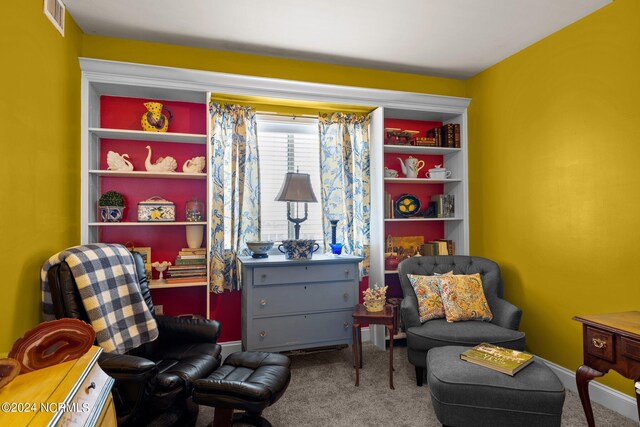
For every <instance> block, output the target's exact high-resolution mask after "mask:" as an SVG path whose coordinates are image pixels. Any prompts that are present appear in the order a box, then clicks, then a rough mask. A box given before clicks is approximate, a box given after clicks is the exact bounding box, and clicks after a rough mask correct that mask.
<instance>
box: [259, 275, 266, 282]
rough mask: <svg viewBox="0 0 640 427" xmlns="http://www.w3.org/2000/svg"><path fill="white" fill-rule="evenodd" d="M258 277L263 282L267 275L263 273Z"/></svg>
mask: <svg viewBox="0 0 640 427" xmlns="http://www.w3.org/2000/svg"><path fill="white" fill-rule="evenodd" d="M260 278H261V279H262V281H263V282H264V281H265V280H266V279H267V275H266V274H263V275H262V276H260Z"/></svg>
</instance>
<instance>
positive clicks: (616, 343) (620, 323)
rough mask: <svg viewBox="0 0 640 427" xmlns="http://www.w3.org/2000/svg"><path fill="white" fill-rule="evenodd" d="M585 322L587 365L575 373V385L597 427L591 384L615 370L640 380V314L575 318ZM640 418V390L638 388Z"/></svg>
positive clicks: (636, 312)
mask: <svg viewBox="0 0 640 427" xmlns="http://www.w3.org/2000/svg"><path fill="white" fill-rule="evenodd" d="M573 320H577V321H578V322H582V340H583V342H582V347H583V354H584V364H583V365H582V366H580V367H579V368H578V370H577V371H576V384H577V385H578V392H579V393H580V400H581V401H582V407H583V408H584V413H585V415H586V417H587V423H588V424H589V427H593V426H594V425H595V423H594V420H593V410H592V409H591V400H590V399H589V381H591V380H592V379H593V378H595V377H601V376H603V375H604V374H606V373H607V372H608V371H609V369H613V370H614V371H616V372H618V373H619V374H621V375H623V376H624V377H626V378H630V379H633V380H634V381H638V380H640V311H625V312H621V313H608V314H592V315H588V316H575V317H574V318H573ZM635 392H636V402H637V406H638V415H639V416H640V390H638V389H637V388H636V389H635Z"/></svg>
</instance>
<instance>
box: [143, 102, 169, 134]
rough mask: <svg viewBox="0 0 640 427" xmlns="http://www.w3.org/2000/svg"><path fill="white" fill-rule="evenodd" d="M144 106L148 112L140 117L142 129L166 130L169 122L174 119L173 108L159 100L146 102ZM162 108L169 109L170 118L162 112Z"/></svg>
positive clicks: (148, 130) (149, 130) (150, 130)
mask: <svg viewBox="0 0 640 427" xmlns="http://www.w3.org/2000/svg"><path fill="white" fill-rule="evenodd" d="M144 106H145V107H146V108H147V112H146V113H144V114H143V115H142V118H141V119H140V124H141V125H142V130H146V131H147V132H166V131H167V129H168V128H169V123H171V120H172V119H173V113H172V112H171V110H169V109H168V108H167V107H165V106H163V105H162V104H160V103H159V102H145V103H144ZM162 110H167V112H168V113H169V118H167V116H165V115H164V114H162Z"/></svg>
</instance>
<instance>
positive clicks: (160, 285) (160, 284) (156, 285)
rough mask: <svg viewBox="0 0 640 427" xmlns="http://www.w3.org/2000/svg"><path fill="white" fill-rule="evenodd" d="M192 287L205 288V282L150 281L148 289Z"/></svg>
mask: <svg viewBox="0 0 640 427" xmlns="http://www.w3.org/2000/svg"><path fill="white" fill-rule="evenodd" d="M194 286H207V282H206V281H205V282H202V281H200V282H188V283H167V282H165V281H164V280H152V281H151V282H150V283H149V289H171V288H192V287H194Z"/></svg>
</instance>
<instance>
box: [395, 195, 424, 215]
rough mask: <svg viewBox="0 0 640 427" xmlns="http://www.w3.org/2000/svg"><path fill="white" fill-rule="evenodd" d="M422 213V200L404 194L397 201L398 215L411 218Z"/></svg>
mask: <svg viewBox="0 0 640 427" xmlns="http://www.w3.org/2000/svg"><path fill="white" fill-rule="evenodd" d="M418 212H420V200H419V199H418V198H417V197H416V196H414V195H413V194H403V195H402V196H400V197H399V198H398V200H396V213H397V214H398V215H400V216H403V217H410V216H414V215H416V214H417V213H418Z"/></svg>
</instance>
